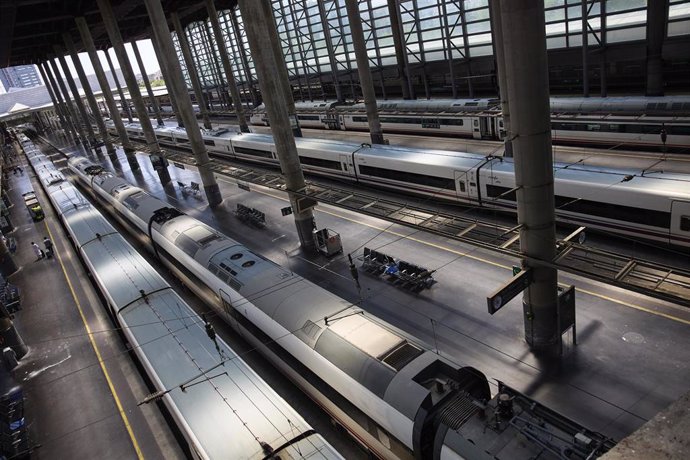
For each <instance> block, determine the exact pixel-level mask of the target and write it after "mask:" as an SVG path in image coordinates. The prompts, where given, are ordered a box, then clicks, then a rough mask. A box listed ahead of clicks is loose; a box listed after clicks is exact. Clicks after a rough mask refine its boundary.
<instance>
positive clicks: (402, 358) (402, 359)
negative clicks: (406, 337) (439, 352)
mask: <svg viewBox="0 0 690 460" xmlns="http://www.w3.org/2000/svg"><path fill="white" fill-rule="evenodd" d="M421 354H422V350H421V349H419V348H417V347H416V346H414V345H412V344H411V343H407V342H405V343H404V344H402V345H401V346H399V347H398V348H396V349H395V350H393V351H392V352H390V353H389V354H388V356H386V357H384V358H383V359H382V360H381V361H383V362H384V363H386V364H388V365H389V366H391V367H392V368H393V369H395V370H396V371H399V370H400V369H402V368H403V367H405V366H406V365H407V364H408V363H409V362H410V361H412V360H413V359H415V358H416V357H417V356H419V355H421Z"/></svg>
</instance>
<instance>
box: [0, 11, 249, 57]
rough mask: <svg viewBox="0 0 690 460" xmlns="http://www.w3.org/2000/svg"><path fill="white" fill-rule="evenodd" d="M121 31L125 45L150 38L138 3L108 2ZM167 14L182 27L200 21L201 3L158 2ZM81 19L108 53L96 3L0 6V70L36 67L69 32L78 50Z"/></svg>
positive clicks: (80, 49) (202, 17) (147, 21)
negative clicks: (176, 18)
mask: <svg viewBox="0 0 690 460" xmlns="http://www.w3.org/2000/svg"><path fill="white" fill-rule="evenodd" d="M111 3H112V5H113V9H114V11H115V16H116V17H117V19H118V24H119V26H120V32H121V33H122V36H123V38H124V39H125V40H126V41H132V40H141V39H144V38H148V37H149V36H150V34H151V32H150V30H151V24H150V22H149V17H148V14H147V13H146V7H145V6H144V2H143V1H142V0H111ZM161 3H162V4H163V8H164V9H165V11H166V12H168V13H170V12H173V11H177V12H178V14H179V16H180V19H181V20H182V21H183V25H186V24H187V23H189V22H193V21H198V20H203V19H205V18H206V17H207V16H208V15H207V14H206V8H205V7H204V2H203V1H202V0H191V1H190V0H161ZM236 3H237V0H218V1H216V4H217V7H218V9H221V8H223V9H226V8H230V7H234V6H235V4H236ZM78 16H83V17H85V18H86V21H87V22H88V24H89V25H90V28H91V33H92V34H93V38H94V41H95V42H96V46H97V47H98V48H100V49H104V48H109V47H110V43H109V42H108V37H107V34H106V32H105V28H104V27H103V21H102V20H101V15H100V13H99V11H98V5H97V2H96V0H2V1H1V2H0V68H2V67H11V66H16V65H22V64H35V63H38V62H41V61H42V60H44V59H45V57H46V56H47V55H49V54H52V53H53V52H54V51H53V45H54V44H61V45H62V44H64V40H63V38H62V34H63V33H64V32H69V33H71V35H72V38H73V40H74V41H75V43H76V45H77V49H78V51H83V47H82V46H81V40H80V38H79V34H78V33H77V28H76V25H75V22H74V18H75V17H78Z"/></svg>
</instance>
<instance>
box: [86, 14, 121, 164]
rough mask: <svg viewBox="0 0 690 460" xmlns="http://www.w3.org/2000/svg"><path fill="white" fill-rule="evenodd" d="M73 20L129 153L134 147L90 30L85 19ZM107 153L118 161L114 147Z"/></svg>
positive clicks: (118, 131)
mask: <svg viewBox="0 0 690 460" xmlns="http://www.w3.org/2000/svg"><path fill="white" fill-rule="evenodd" d="M75 22H76V24H77V28H78V29H79V35H80V36H81V41H82V43H83V44H84V48H85V49H86V52H87V53H88V55H89V59H90V60H91V65H92V66H93V70H94V71H95V72H96V78H98V84H99V85H100V87H101V91H102V93H103V99H104V100H105V103H106V104H107V106H108V111H109V112H110V118H111V119H112V120H113V123H114V124H115V129H116V130H117V135H118V137H119V138H120V143H121V144H122V148H123V149H124V151H125V154H127V153H130V154H131V153H133V152H134V148H133V147H132V142H131V141H130V140H129V136H128V135H127V130H126V129H125V125H124V123H122V116H121V115H120V110H119V109H118V108H117V104H116V103H115V98H113V92H112V91H111V90H110V83H109V82H108V78H107V77H106V75H105V71H104V70H103V66H102V65H101V60H100V59H99V58H98V51H96V46H95V45H94V43H93V37H92V36H91V31H89V27H88V26H87V25H86V20H85V19H84V18H76V19H75ZM105 54H106V56H107V55H108V53H105ZM108 155H109V156H110V159H111V160H113V161H118V160H117V155H116V154H115V150H114V149H113V151H112V152H111V151H108Z"/></svg>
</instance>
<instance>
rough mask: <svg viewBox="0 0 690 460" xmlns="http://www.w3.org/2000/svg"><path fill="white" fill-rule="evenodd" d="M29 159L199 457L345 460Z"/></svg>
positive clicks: (60, 179)
mask: <svg viewBox="0 0 690 460" xmlns="http://www.w3.org/2000/svg"><path fill="white" fill-rule="evenodd" d="M24 150H25V152H26V154H27V157H28V158H29V161H30V163H31V165H32V167H33V169H34V171H35V172H36V174H37V176H38V178H39V180H40V182H41V184H42V185H43V187H44V189H45V191H46V194H47V195H48V197H49V198H50V201H51V203H52V204H53V206H54V207H55V210H56V212H57V214H58V216H59V218H60V220H61V221H62V223H63V224H64V226H65V228H66V229H67V231H68V233H69V235H70V237H71V240H72V242H73V243H74V245H75V247H76V249H77V251H78V253H79V255H80V256H81V258H82V260H83V261H84V263H85V265H86V267H87V268H88V270H89V271H90V272H91V274H92V275H93V279H94V281H95V283H96V285H97V287H98V288H99V290H100V291H101V293H102V294H103V297H104V298H105V299H106V300H107V306H108V308H109V309H110V314H111V315H112V317H114V318H116V320H117V322H118V323H119V325H120V326H121V330H122V331H123V333H124V334H125V336H126V338H127V340H128V341H129V344H130V345H131V349H132V350H133V351H134V352H135V353H136V355H137V357H138V359H139V361H140V363H141V365H142V366H143V368H144V369H145V370H146V373H147V375H148V377H149V378H150V380H151V382H152V383H153V385H154V386H155V389H156V391H155V392H154V393H153V395H155V396H154V397H152V398H150V399H151V400H152V401H155V400H158V399H162V400H163V402H164V403H165V406H166V407H167V409H168V411H169V413H170V414H171V416H172V418H173V419H174V421H175V422H176V424H177V427H178V428H179V430H180V432H181V433H182V434H183V435H184V438H185V440H186V442H187V444H188V448H189V454H191V456H192V457H193V458H197V459H299V458H302V459H307V458H308V459H310V460H311V459H342V458H343V457H342V456H341V455H340V454H339V453H338V452H337V451H336V450H335V449H334V448H333V447H332V446H331V445H330V444H328V443H327V442H326V441H325V440H324V439H323V438H322V437H321V436H320V435H319V434H318V433H316V432H315V431H314V430H313V429H312V428H311V426H309V425H308V424H307V423H306V422H305V421H304V419H303V418H302V417H301V416H300V415H299V413H298V412H297V411H296V410H295V409H293V408H292V407H291V406H290V405H288V403H287V402H286V401H285V400H284V399H283V398H282V397H280V396H279V395H278V394H277V393H276V392H275V391H274V390H273V389H272V388H271V387H270V386H269V385H268V384H267V383H266V382H265V381H263V380H262V379H261V378H260V377H259V376H258V375H257V374H256V373H255V372H254V371H253V370H252V369H251V368H250V367H249V366H248V365H247V364H246V363H245V362H244V361H243V360H242V358H240V357H239V356H238V355H237V354H236V353H235V352H234V351H233V350H232V348H230V347H229V346H228V345H227V344H226V343H225V342H223V340H222V339H220V337H216V336H215V335H213V334H211V335H213V337H211V335H209V333H208V332H207V329H206V324H205V323H204V320H202V319H201V318H200V317H199V316H198V315H197V314H196V313H195V312H194V311H193V310H192V309H191V308H190V307H189V306H188V305H187V304H186V303H185V301H184V300H183V299H182V298H181V297H180V296H179V295H178V294H177V293H176V292H175V291H174V290H173V289H172V288H171V287H170V285H169V284H168V283H167V282H166V281H165V280H164V279H163V278H162V277H161V276H160V275H159V274H158V273H157V272H156V270H155V269H154V268H153V267H152V266H151V265H150V264H149V263H148V262H147V261H146V259H145V258H144V257H142V256H141V255H140V254H139V253H138V252H136V250H135V249H134V248H132V246H130V245H129V243H127V241H126V240H125V239H124V238H123V237H122V235H120V234H119V233H118V232H117V230H116V229H115V228H113V227H112V225H111V224H110V223H109V222H108V221H107V220H106V219H105V218H104V217H103V216H102V215H101V214H100V213H99V212H98V210H97V209H96V208H95V207H94V206H93V205H92V204H91V203H89V201H88V200H86V199H85V198H84V196H83V195H82V194H81V192H79V190H77V189H76V188H75V186H74V185H72V184H71V183H69V182H68V181H66V180H65V177H64V176H63V175H62V173H61V172H60V171H59V170H58V169H57V168H56V167H55V166H54V165H53V163H52V162H51V161H50V160H49V159H48V158H47V157H46V156H45V155H44V154H42V153H41V152H40V151H39V150H37V149H36V148H35V147H34V146H33V145H32V143H31V142H30V141H29V142H25V143H24ZM113 192H114V193H117V191H113ZM239 305H241V304H239ZM141 399H142V400H143V399H144V395H142V396H141Z"/></svg>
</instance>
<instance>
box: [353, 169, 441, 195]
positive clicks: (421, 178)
mask: <svg viewBox="0 0 690 460" xmlns="http://www.w3.org/2000/svg"><path fill="white" fill-rule="evenodd" d="M359 172H360V173H361V174H366V175H368V176H374V177H381V178H384V179H391V180H395V181H399V182H408V183H412V184H419V185H425V186H428V187H435V188H440V189H448V190H453V189H455V181H453V180H452V179H448V178H445V177H435V176H427V175H426V174H416V173H410V172H406V171H395V170H391V169H384V168H376V167H373V166H363V165H360V167H359Z"/></svg>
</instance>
